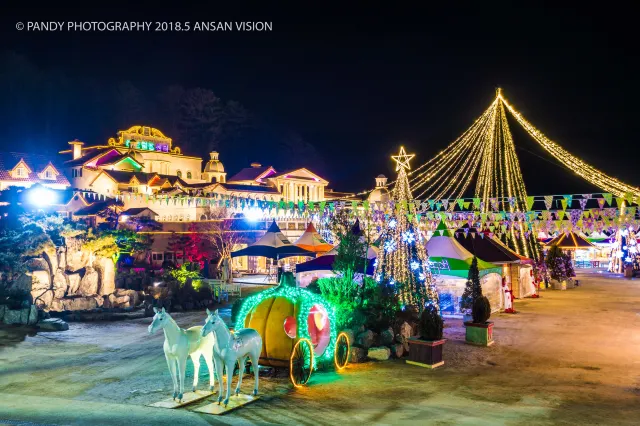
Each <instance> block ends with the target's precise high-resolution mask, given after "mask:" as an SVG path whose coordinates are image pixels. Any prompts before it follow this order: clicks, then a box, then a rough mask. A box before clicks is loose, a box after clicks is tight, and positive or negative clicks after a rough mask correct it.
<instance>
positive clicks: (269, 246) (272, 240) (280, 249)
mask: <svg viewBox="0 0 640 426" xmlns="http://www.w3.org/2000/svg"><path fill="white" fill-rule="evenodd" d="M239 256H261V257H267V258H269V259H283V258H285V257H291V256H309V257H314V256H315V253H313V252H311V251H308V250H305V249H303V248H301V247H298V246H296V245H293V244H291V242H290V241H289V240H288V239H287V237H285V236H284V234H283V233H282V231H280V228H279V227H278V225H277V224H276V221H275V220H274V221H273V223H272V224H271V226H270V227H269V229H268V230H267V233H266V234H264V235H263V236H262V238H260V239H259V240H258V241H256V242H255V243H253V244H252V245H250V246H249V247H247V248H243V249H241V250H236V251H234V252H232V253H231V257H239Z"/></svg>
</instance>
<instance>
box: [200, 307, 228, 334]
mask: <svg viewBox="0 0 640 426" xmlns="http://www.w3.org/2000/svg"><path fill="white" fill-rule="evenodd" d="M220 324H224V322H223V321H222V318H220V315H218V310H217V309H216V310H215V311H213V312H211V311H210V310H209V309H208V308H207V320H206V321H205V323H204V326H203V327H202V331H200V335H201V336H202V337H204V336H206V335H207V334H209V333H211V332H212V331H214V330H216V329H217V328H218V327H219V326H220Z"/></svg>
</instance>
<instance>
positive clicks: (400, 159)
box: [391, 146, 415, 172]
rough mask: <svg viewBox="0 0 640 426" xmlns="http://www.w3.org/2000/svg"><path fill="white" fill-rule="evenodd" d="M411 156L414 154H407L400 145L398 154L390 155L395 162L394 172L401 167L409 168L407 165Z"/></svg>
mask: <svg viewBox="0 0 640 426" xmlns="http://www.w3.org/2000/svg"><path fill="white" fill-rule="evenodd" d="M413 157H415V154H411V155H407V153H406V151H405V150H404V146H401V147H400V154H398V155H392V156H391V158H393V160H394V161H395V162H396V163H397V164H396V172H397V171H398V170H400V169H401V168H405V169H407V170H410V169H411V167H409V161H411V159H412V158H413Z"/></svg>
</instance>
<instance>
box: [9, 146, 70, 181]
mask: <svg viewBox="0 0 640 426" xmlns="http://www.w3.org/2000/svg"><path fill="white" fill-rule="evenodd" d="M20 160H22V161H24V163H25V164H26V165H27V167H28V168H29V169H31V173H29V176H28V177H20V178H14V177H12V176H11V170H13V168H14V167H15V166H16V165H17V164H18V163H19V162H20ZM49 165H51V166H53V168H54V169H56V171H57V172H58V174H57V175H56V176H55V179H41V178H40V176H38V173H42V172H43V171H44V170H45V169H46V168H47V167H49ZM0 180H4V181H13V182H32V183H41V184H45V185H46V184H61V185H67V186H70V185H71V184H70V183H69V180H68V179H67V178H66V176H64V174H62V172H61V169H60V168H59V167H56V165H55V164H54V163H53V161H51V157H49V156H47V155H42V154H32V153H23V152H0Z"/></svg>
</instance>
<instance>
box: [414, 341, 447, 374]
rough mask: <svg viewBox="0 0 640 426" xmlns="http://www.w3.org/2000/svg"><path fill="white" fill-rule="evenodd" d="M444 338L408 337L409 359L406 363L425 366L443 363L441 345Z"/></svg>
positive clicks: (437, 365) (431, 366)
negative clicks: (424, 338) (422, 338)
mask: <svg viewBox="0 0 640 426" xmlns="http://www.w3.org/2000/svg"><path fill="white" fill-rule="evenodd" d="M445 341H446V340H445V339H442V340H420V339H417V338H415V337H410V338H409V339H408V342H409V359H408V360H407V364H412V365H417V366H420V367H425V368H436V367H440V366H441V365H443V364H444V361H443V360H442V347H443V346H444V342H445Z"/></svg>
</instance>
